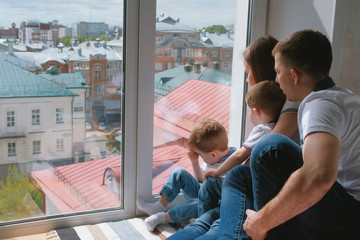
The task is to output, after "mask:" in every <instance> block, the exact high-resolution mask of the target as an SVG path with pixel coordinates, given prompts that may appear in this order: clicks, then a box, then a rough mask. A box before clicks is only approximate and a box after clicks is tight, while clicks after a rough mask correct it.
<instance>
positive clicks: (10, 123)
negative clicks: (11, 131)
mask: <svg viewBox="0 0 360 240" xmlns="http://www.w3.org/2000/svg"><path fill="white" fill-rule="evenodd" d="M15 121H16V114H15V111H14V110H7V111H6V127H7V128H14V127H15Z"/></svg>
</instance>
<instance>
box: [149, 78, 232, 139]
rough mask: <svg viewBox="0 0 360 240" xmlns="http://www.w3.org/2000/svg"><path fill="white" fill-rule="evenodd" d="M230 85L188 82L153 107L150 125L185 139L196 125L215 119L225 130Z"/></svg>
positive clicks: (227, 119)
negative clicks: (152, 123) (205, 120)
mask: <svg viewBox="0 0 360 240" xmlns="http://www.w3.org/2000/svg"><path fill="white" fill-rule="evenodd" d="M230 90H231V88H230V86H225V85H220V84H216V83H210V82H205V81H201V80H194V79H191V80H189V81H187V82H185V83H184V84H182V85H181V86H179V87H178V88H176V89H175V90H173V91H172V92H170V93H169V94H167V95H166V96H165V97H163V98H161V99H160V100H158V101H157V102H156V103H155V106H154V124H155V125H156V126H158V127H160V128H163V129H164V130H166V131H171V132H172V133H175V134H177V135H179V136H181V137H185V138H188V137H189V136H190V132H191V130H192V128H193V126H194V124H195V123H196V122H199V121H201V120H203V119H207V118H211V119H216V120H218V121H219V122H220V123H222V124H223V125H224V127H225V128H226V130H227V131H228V130H229V109H230Z"/></svg>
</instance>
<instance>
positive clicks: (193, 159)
mask: <svg viewBox="0 0 360 240" xmlns="http://www.w3.org/2000/svg"><path fill="white" fill-rule="evenodd" d="M187 155H188V157H189V158H190V161H191V162H192V163H198V161H199V154H197V153H196V152H194V151H193V150H192V149H189V151H188V153H187Z"/></svg>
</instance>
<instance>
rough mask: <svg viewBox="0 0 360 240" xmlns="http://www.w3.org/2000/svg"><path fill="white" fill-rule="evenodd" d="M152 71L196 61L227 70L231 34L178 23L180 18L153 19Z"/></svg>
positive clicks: (162, 17)
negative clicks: (154, 33)
mask: <svg viewBox="0 0 360 240" xmlns="http://www.w3.org/2000/svg"><path fill="white" fill-rule="evenodd" d="M155 37H156V39H155V43H156V47H155V72H156V73H158V72H162V71H165V70H168V69H171V68H174V67H179V66H183V65H186V64H187V63H189V62H190V63H191V64H192V63H194V62H198V63H200V64H201V65H203V66H209V67H212V68H216V69H218V70H220V71H222V72H226V73H231V70H232V64H231V63H232V54H233V39H234V38H233V35H232V34H231V33H230V30H229V31H228V33H226V34H220V33H215V34H209V33H206V32H200V31H199V30H197V29H195V28H191V27H189V26H187V25H184V24H181V23H180V19H173V18H171V17H168V16H164V15H160V16H159V17H157V18H156V36H155Z"/></svg>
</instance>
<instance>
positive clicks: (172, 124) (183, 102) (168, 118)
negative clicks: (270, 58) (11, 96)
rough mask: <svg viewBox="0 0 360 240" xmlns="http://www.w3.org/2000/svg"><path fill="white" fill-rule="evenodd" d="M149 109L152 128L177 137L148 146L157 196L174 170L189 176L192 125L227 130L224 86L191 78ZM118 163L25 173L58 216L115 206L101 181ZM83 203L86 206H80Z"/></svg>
mask: <svg viewBox="0 0 360 240" xmlns="http://www.w3.org/2000/svg"><path fill="white" fill-rule="evenodd" d="M214 96H216V97H214ZM154 107H155V112H154V115H155V116H154V119H155V125H156V126H157V127H159V128H161V129H162V130H163V131H171V132H172V133H173V134H175V135H177V136H178V140H176V141H173V142H169V143H166V144H162V145H160V146H157V147H154V148H153V189H152V192H153V193H154V194H157V193H159V192H160V189H161V187H162V186H163V184H164V183H165V181H166V180H167V179H168V177H169V175H170V174H171V172H172V170H173V169H174V168H176V167H184V168H185V169H187V170H188V171H189V172H191V173H192V167H191V162H190V161H189V160H188V157H187V148H186V146H184V142H186V140H187V138H188V137H189V135H190V132H191V130H192V128H193V125H194V124H195V123H196V122H197V121H200V120H202V119H205V118H213V119H217V120H218V121H220V122H221V123H222V124H224V126H225V128H226V129H227V131H228V128H229V124H228V122H229V109H230V86H225V85H219V84H215V83H210V82H204V81H199V80H193V79H191V80H189V81H188V82H186V83H184V84H183V85H181V86H180V87H179V88H177V89H176V90H174V91H173V92H171V93H170V94H168V95H167V96H166V97H164V98H162V99H161V100H159V101H158V102H156V103H155V106H154ZM120 162H121V161H120V157H119V156H117V157H110V158H104V159H99V160H93V161H89V162H82V163H77V164H72V165H67V166H62V167H57V168H55V169H53V170H50V169H47V170H41V171H34V172H32V173H31V175H32V176H33V177H34V178H35V180H36V181H37V182H38V183H39V185H40V186H41V188H42V189H43V191H44V193H45V194H46V195H47V196H48V197H49V198H50V199H51V200H52V201H53V202H54V203H55V204H56V206H57V207H58V208H59V209H60V211H61V212H69V211H77V210H84V209H89V207H91V208H95V209H98V208H104V207H118V206H119V198H118V196H117V195H116V194H115V193H114V192H112V191H111V190H109V189H108V188H107V187H106V186H105V185H104V184H103V183H104V182H103V181H104V173H105V170H106V169H107V168H111V169H118V167H119V166H120ZM74 191H75V192H77V193H78V194H73V193H74ZM77 197H78V198H77ZM83 199H87V200H88V201H89V202H90V204H88V205H86V204H85V203H84V202H83Z"/></svg>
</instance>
